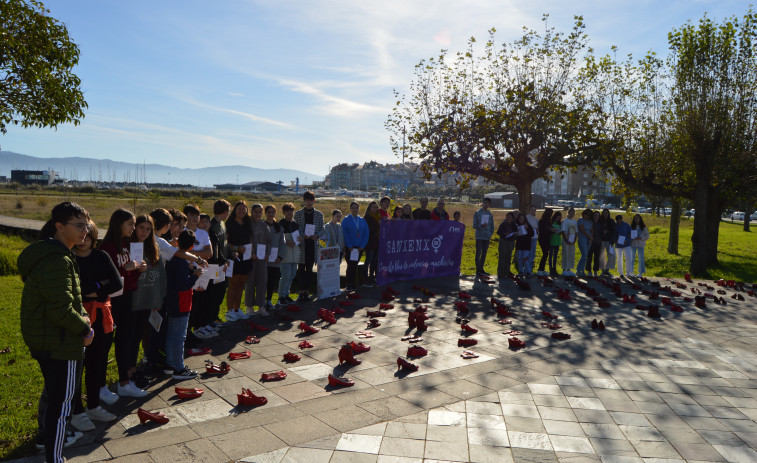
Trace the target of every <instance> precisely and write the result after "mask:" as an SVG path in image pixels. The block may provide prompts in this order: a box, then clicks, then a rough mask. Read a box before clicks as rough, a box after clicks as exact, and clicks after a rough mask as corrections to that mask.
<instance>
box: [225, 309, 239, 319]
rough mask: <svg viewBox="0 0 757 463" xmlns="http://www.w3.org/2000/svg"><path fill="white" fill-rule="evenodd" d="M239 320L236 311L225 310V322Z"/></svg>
mask: <svg viewBox="0 0 757 463" xmlns="http://www.w3.org/2000/svg"><path fill="white" fill-rule="evenodd" d="M237 320H239V317H238V316H237V311H236V310H227V311H226V321H227V322H235V321H237Z"/></svg>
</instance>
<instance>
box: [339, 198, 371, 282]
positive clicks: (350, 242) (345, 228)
mask: <svg viewBox="0 0 757 463" xmlns="http://www.w3.org/2000/svg"><path fill="white" fill-rule="evenodd" d="M359 212H360V205H358V203H357V202H355V201H352V202H351V203H350V213H349V215H348V216H347V217H345V218H344V220H342V232H343V233H344V249H345V254H346V256H347V287H346V290H347V291H353V290H355V289H356V288H357V286H358V284H357V264H358V262H360V257H361V256H362V254H363V250H364V249H365V247H366V245H368V237H369V235H370V230H369V229H368V222H366V221H365V219H364V218H362V217H360V216H359V215H358V213H359ZM356 254H357V255H356Z"/></svg>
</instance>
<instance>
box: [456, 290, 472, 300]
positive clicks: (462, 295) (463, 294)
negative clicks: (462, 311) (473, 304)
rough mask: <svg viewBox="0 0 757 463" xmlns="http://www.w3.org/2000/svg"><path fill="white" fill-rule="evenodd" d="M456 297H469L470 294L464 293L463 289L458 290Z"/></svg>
mask: <svg viewBox="0 0 757 463" xmlns="http://www.w3.org/2000/svg"><path fill="white" fill-rule="evenodd" d="M457 297H459V298H460V299H470V294H468V293H466V292H465V291H458V292H457Z"/></svg>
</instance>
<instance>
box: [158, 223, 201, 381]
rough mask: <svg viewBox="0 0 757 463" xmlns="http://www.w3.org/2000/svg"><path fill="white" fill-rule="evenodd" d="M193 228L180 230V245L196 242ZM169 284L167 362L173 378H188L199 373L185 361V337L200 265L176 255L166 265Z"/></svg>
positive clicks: (181, 247) (185, 246) (167, 298)
mask: <svg viewBox="0 0 757 463" xmlns="http://www.w3.org/2000/svg"><path fill="white" fill-rule="evenodd" d="M195 240H196V238H195V236H194V233H193V232H192V231H191V230H184V231H183V232H181V233H180V234H179V238H178V244H179V249H181V250H183V251H188V250H190V249H191V248H192V246H194V244H195ZM166 271H167V273H168V284H167V291H166V298H165V308H166V314H167V315H168V320H167V322H168V328H167V331H166V364H167V367H168V369H170V370H172V375H173V376H172V377H173V379H177V380H185V379H192V378H195V377H196V376H197V372H196V371H194V370H190V369H189V368H187V367H186V366H185V365H184V341H185V339H186V336H187V328H188V325H189V314H190V313H191V311H192V286H194V284H195V282H196V281H197V278H198V277H199V276H200V275H201V274H202V269H201V268H196V269H195V270H194V271H192V270H191V269H190V266H189V262H187V261H186V260H183V259H180V258H179V257H176V256H174V258H173V259H171V260H170V261H169V262H168V264H167V265H166Z"/></svg>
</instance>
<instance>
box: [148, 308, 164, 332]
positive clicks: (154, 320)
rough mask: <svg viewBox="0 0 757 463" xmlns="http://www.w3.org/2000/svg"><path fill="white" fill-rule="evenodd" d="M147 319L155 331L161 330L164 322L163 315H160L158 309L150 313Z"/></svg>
mask: <svg viewBox="0 0 757 463" xmlns="http://www.w3.org/2000/svg"><path fill="white" fill-rule="evenodd" d="M147 320H148V321H149V322H150V326H152V327H153V329H154V330H155V331H160V324H161V323H163V317H161V316H160V314H159V313H158V311H157V310H153V311H152V313H150V318H148V319H147Z"/></svg>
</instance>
